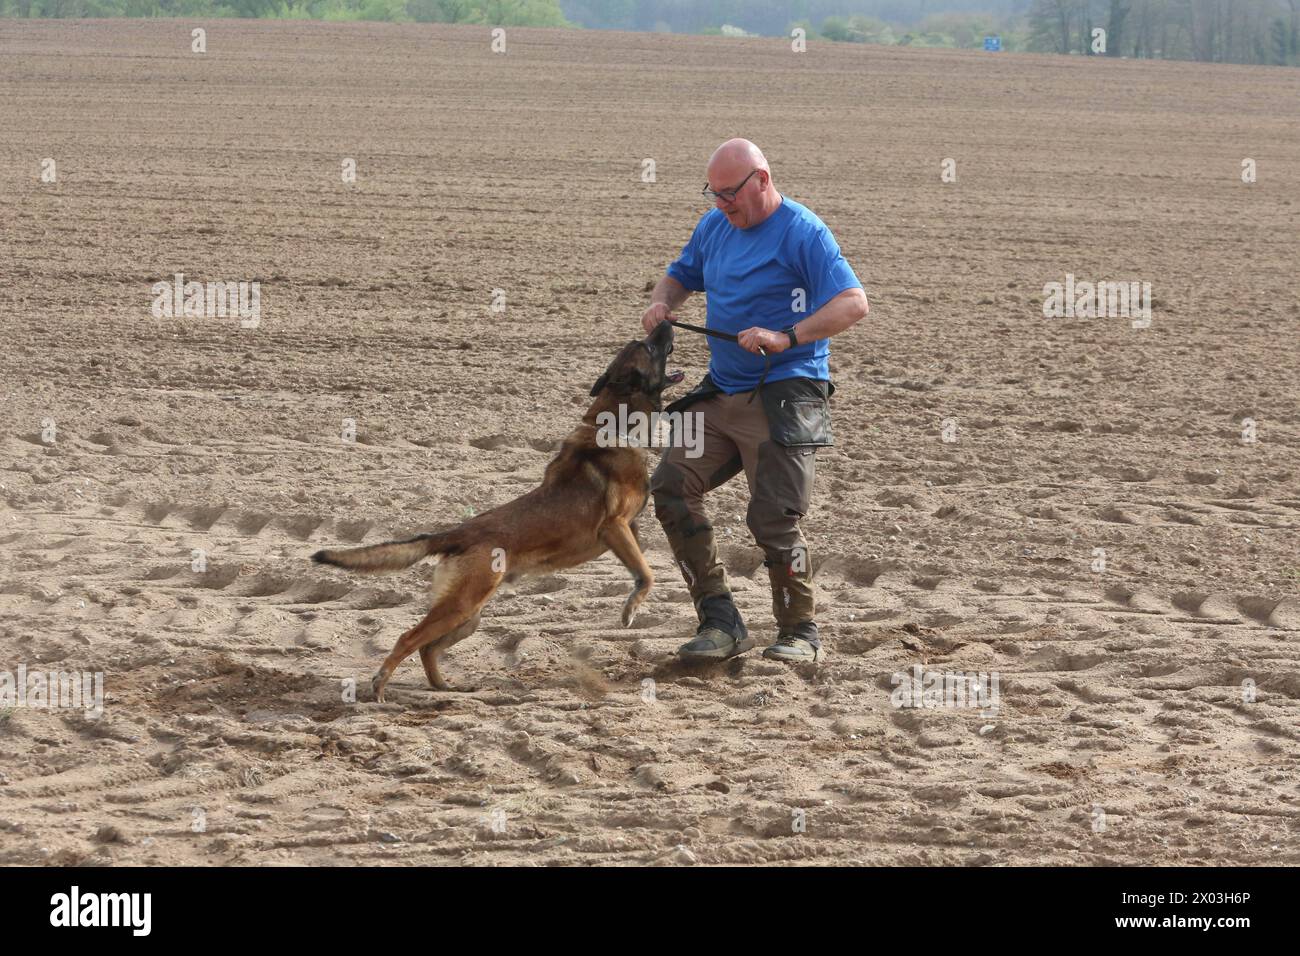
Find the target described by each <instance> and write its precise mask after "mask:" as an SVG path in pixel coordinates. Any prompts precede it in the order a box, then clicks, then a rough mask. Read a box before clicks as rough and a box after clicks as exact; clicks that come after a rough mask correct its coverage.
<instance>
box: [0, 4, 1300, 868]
mask: <svg viewBox="0 0 1300 956" xmlns="http://www.w3.org/2000/svg"><path fill="white" fill-rule="evenodd" d="M195 25H196V24H191V23H188V22H168V21H153V22H146V21H137V22H88V23H71V22H48V21H47V22H30V23H29V22H14V21H0V103H2V104H3V106H0V117H2V119H0V127H2V128H3V134H2V135H0V222H2V224H3V225H2V229H0V275H2V276H3V284H2V285H0V322H3V328H4V331H5V335H4V350H3V354H2V355H0V397H2V399H3V400H2V401H0V670H3V669H6V668H7V669H9V670H11V671H12V670H16V668H17V667H18V665H20V664H22V665H25V666H26V667H27V668H28V669H29V670H36V669H41V670H63V671H102V672H103V674H104V682H105V683H104V687H105V701H104V712H103V715H102V716H101V717H100V718H99V719H98V720H91V719H87V717H86V716H85V715H84V714H82V713H79V712H76V711H72V710H49V709H38V708H33V707H15V708H12V709H9V710H4V711H0V833H2V834H3V838H2V839H0V862H5V863H33V862H49V863H64V864H69V863H86V862H94V863H103V862H114V863H122V864H177V863H210V864H282V863H348V862H361V863H380V862H387V863H403V864H416V863H473V864H521V863H530V864H547V865H554V864H611V863H612V864H627V863H649V862H656V863H668V864H691V863H698V864H715V863H776V862H790V863H849V862H861V863H870V864H877V863H888V864H959V865H966V864H970V865H1000V864H1025V863H1039V862H1044V863H1054V864H1079V863H1124V864H1151V863H1211V862H1213V863H1229V864H1260V863H1296V862H1297V861H1300V850H1298V849H1297V836H1300V824H1298V823H1297V814H1296V803H1297V796H1298V793H1297V780H1298V779H1300V777H1298V776H1297V769H1298V768H1300V743H1298V742H1297V732H1298V731H1300V705H1298V704H1297V698H1298V697H1300V642H1298V641H1300V545H1298V544H1297V536H1296V529H1297V526H1300V475H1298V474H1297V468H1298V467H1300V458H1298V457H1297V455H1298V452H1300V386H1298V385H1297V381H1298V379H1300V352H1298V351H1297V347H1296V341H1297V331H1298V330H1300V304H1297V280H1296V278H1295V269H1296V263H1297V257H1296V249H1297V247H1298V246H1297V241H1298V240H1300V125H1297V124H1296V122H1295V107H1296V103H1297V102H1300V73H1297V72H1296V71H1294V70H1292V71H1287V70H1281V69H1257V68H1247V67H1225V66H1207V65H1200V64H1183V63H1136V62H1110V61H1106V62H1102V61H1096V60H1091V59H1084V58H1057V57H1032V56H1011V55H985V54H967V53H960V52H937V51H920V50H887V49H878V48H862V47H851V46H829V45H814V46H813V48H812V49H810V50H809V51H808V52H807V53H806V54H802V55H800V54H794V53H792V52H791V51H790V49H789V45H788V44H787V43H784V42H781V41H777V40H763V41H758V40H724V39H721V38H693V37H667V36H652V35H630V34H611V33H597V32H586V33H584V32H559V31H529V30H510V31H508V37H507V44H508V45H507V53H506V54H505V55H504V56H502V55H495V54H493V53H492V52H491V51H490V49H489V37H488V35H487V31H486V29H484V28H448V27H438V28H434V27H423V26H391V25H325V24H298V23H256V22H227V21H210V22H207V23H203V24H198V25H202V26H205V27H207V29H208V35H207V45H208V52H207V53H206V54H202V55H198V54H193V53H191V52H190V32H189V31H190V28H191V27H192V26H195ZM737 134H739V135H746V136H748V137H750V138H752V139H754V140H755V141H757V142H758V143H759V144H760V145H762V146H763V147H764V148H765V149H766V151H767V153H768V156H769V158H770V160H771V161H772V163H773V166H774V171H775V175H776V181H777V184H778V186H779V187H780V188H782V190H783V191H784V192H786V193H787V194H788V195H790V196H792V197H793V198H796V199H798V200H800V201H802V202H804V203H806V204H808V205H810V206H811V207H812V208H813V209H814V210H816V211H817V212H818V213H819V214H820V215H821V216H822V217H823V218H824V219H825V220H826V222H827V223H828V224H829V225H830V226H831V228H832V229H833V230H834V231H835V233H836V235H837V236H838V238H839V241H840V243H841V245H842V247H843V249H844V251H845V253H846V255H847V256H848V257H849V259H850V261H851V262H852V263H853V264H854V266H855V267H856V268H857V271H858V273H859V275H860V276H861V277H862V278H863V281H864V283H865V284H866V286H867V288H868V292H869V294H870V297H871V300H872V304H873V310H872V313H871V316H870V318H869V319H868V320H867V321H866V322H864V323H862V324H861V325H860V326H859V327H858V328H856V329H854V330H852V331H851V332H850V333H847V334H845V335H843V336H842V337H840V338H837V339H836V340H835V342H834V346H833V359H832V367H833V372H834V375H835V379H836V382H837V385H838V388H839V390H838V392H837V394H836V397H835V399H834V400H833V402H834V405H833V409H834V420H835V429H836V435H837V444H836V446H835V447H834V448H833V449H829V450H827V451H826V452H825V453H823V454H821V455H820V458H819V475H818V480H817V490H816V500H815V503H814V506H813V510H812V513H811V514H810V515H809V517H808V520H807V522H806V533H807V535H808V537H809V540H810V543H811V546H812V549H813V553H814V560H815V561H816V563H817V565H818V567H819V571H818V583H819V585H820V588H821V600H822V603H821V613H820V615H819V619H820V622H821V626H822V629H823V634H824V635H825V638H826V645H827V647H828V650H829V652H830V654H829V657H828V659H827V660H826V661H825V662H824V663H823V664H820V665H816V666H811V667H806V668H799V669H791V668H788V667H785V666H782V665H778V664H775V663H772V662H768V661H764V660H762V659H761V658H760V657H759V655H758V652H757V651H754V652H751V653H750V654H749V655H747V656H746V657H744V658H742V659H738V660H735V661H732V662H728V663H725V664H722V665H716V666H705V667H694V668H688V667H683V666H681V665H679V664H677V663H676V662H675V659H674V658H673V656H672V652H673V650H674V648H675V647H676V646H677V645H678V644H679V643H680V642H681V641H682V640H683V639H684V637H685V636H686V635H687V634H688V633H689V632H690V631H691V630H693V627H694V619H693V615H692V614H691V609H690V604H689V599H688V596H687V594H686V591H685V588H684V587H683V585H682V582H681V580H680V577H679V576H678V575H677V574H676V573H675V571H674V568H673V565H672V563H671V560H670V556H669V553H668V551H667V550H666V543H665V542H664V539H663V536H662V533H661V532H660V531H659V529H658V527H657V526H656V524H655V522H654V521H653V519H650V520H648V521H646V522H644V524H645V526H646V527H645V531H644V533H643V536H644V538H645V543H646V548H647V552H648V555H649V560H650V562H651V564H652V566H653V567H654V569H655V571H656V573H657V575H658V577H659V580H660V583H659V585H658V586H657V588H656V590H655V592H654V594H653V595H652V597H651V599H650V601H649V602H648V604H647V605H646V607H645V609H644V611H643V614H642V617H641V618H640V619H639V620H638V621H637V623H636V625H635V626H634V627H633V628H632V629H631V630H627V631H625V630H622V629H621V628H620V627H619V625H618V609H619V607H620V605H621V603H622V599H623V595H624V594H625V593H626V591H627V589H628V581H627V575H626V573H625V572H624V570H623V569H622V567H621V566H620V565H619V564H618V563H617V562H616V561H615V560H614V559H613V558H612V557H610V556H606V557H604V558H602V559H600V560H598V561H596V562H594V563H592V564H590V565H588V566H586V567H583V568H581V569H578V570H576V571H573V572H572V573H565V574H563V575H562V576H557V577H553V578H547V579H544V580H535V581H531V582H526V583H523V584H522V585H521V586H519V587H518V589H517V590H516V591H515V592H514V593H513V594H511V595H504V594H503V595H502V596H500V597H499V598H498V599H497V600H496V601H495V602H494V603H493V604H491V605H490V607H489V609H488V612H487V614H486V615H485V618H484V623H483V627H482V628H481V629H480V631H479V633H478V634H477V635H476V636H475V637H473V638H472V639H470V640H468V641H466V642H464V643H462V644H460V645H459V646H458V647H456V649H455V650H454V652H453V653H452V654H451V655H450V656H449V657H448V658H447V660H446V664H445V668H444V669H445V673H447V675H448V677H449V679H450V680H452V681H453V682H455V683H458V684H459V685H461V686H465V687H472V688H475V689H474V690H473V692H462V693H434V692H432V691H430V690H429V689H427V687H426V686H425V685H424V680H423V675H422V673H421V671H420V668H419V663H418V661H408V662H407V663H406V664H405V665H403V668H402V669H401V670H400V671H399V672H398V674H397V675H396V677H395V679H394V682H393V683H392V684H390V687H389V695H390V702H389V703H387V704H385V705H377V704H373V703H369V702H366V701H365V700H362V701H360V702H356V703H350V702H347V701H345V700H344V699H343V698H344V694H343V692H342V690H341V688H342V687H343V684H342V682H345V681H347V680H349V679H355V680H357V681H359V682H361V683H362V684H364V682H365V681H366V680H368V678H369V675H370V674H371V673H372V672H373V671H374V669H375V667H376V666H377V664H378V663H379V661H380V660H381V659H382V657H383V655H384V654H386V653H387V651H388V650H389V648H390V647H391V646H392V644H393V642H394V641H395V639H396V638H397V636H398V635H399V634H400V633H401V632H402V631H403V630H404V629H405V628H407V627H409V626H410V625H411V624H412V623H414V622H415V621H416V620H417V619H418V618H419V616H420V615H421V614H422V613H423V611H424V608H425V603H424V602H425V597H424V590H423V589H424V587H425V584H426V582H427V581H428V579H429V576H430V570H431V569H430V568H429V567H428V566H423V567H417V568H416V569H412V570H411V571H409V572H405V573H401V574H395V575H392V576H388V577H382V578H360V577H355V576H348V575H346V574H345V573H343V572H337V571H334V570H332V569H324V568H319V567H316V566H314V565H312V564H310V563H309V562H308V560H307V558H308V555H310V554H311V552H312V551H314V550H316V549H317V548H319V547H324V546H334V545H340V544H346V543H348V542H377V541H381V540H385V539H388V538H390V537H394V536H398V535H402V534H406V533H409V532H412V531H416V530H421V529H428V528H432V527H438V526H443V525H445V524H447V523H448V522H450V521H454V520H456V519H457V518H458V517H460V516H463V515H465V514H468V513H469V510H470V509H475V510H478V511H481V510H483V509H486V508H489V507H491V506H493V505H495V504H498V503H501V502H504V501H506V500H508V499H510V498H512V497H514V496H516V495H517V494H519V493H521V492H523V491H525V490H527V489H528V488H530V487H532V486H533V485H535V484H536V483H537V482H538V481H539V479H540V477H541V473H542V470H543V468H544V466H545V464H546V462H547V461H548V458H549V455H550V449H551V448H552V445H553V443H554V442H555V441H556V440H558V439H559V438H561V437H562V436H563V435H564V434H565V433H566V432H567V431H568V430H569V429H570V428H571V427H572V425H573V423H574V422H575V421H576V420H577V418H578V417H579V415H580V412H581V410H582V408H583V407H584V398H585V395H586V390H587V388H588V387H589V386H590V384H591V382H592V381H593V380H594V378H595V376H596V375H597V374H598V373H599V371H600V370H601V369H603V367H604V366H605V364H606V362H607V361H608V359H609V357H610V356H611V355H612V354H613V353H614V351H615V350H616V349H617V347H618V346H619V345H620V344H621V343H622V342H624V341H625V340H627V339H628V338H630V337H631V336H632V335H633V334H636V329H637V327H638V326H637V320H638V318H639V315H640V312H641V310H642V308H643V307H644V304H645V301H646V293H645V289H646V287H647V283H649V282H652V281H653V280H654V279H655V278H657V276H658V275H659V274H660V273H661V271H662V269H663V267H664V265H666V263H667V262H668V261H669V260H670V259H671V258H672V257H673V256H674V255H675V253H676V251H677V250H678V249H679V248H680V246H681V244H682V243H683V242H684V241H685V240H686V238H687V236H688V235H689V233H690V230H691V228H692V226H693V224H694V222H695V220H696V218H697V216H698V215H699V214H700V213H701V212H702V211H703V206H702V205H701V202H700V200H699V196H698V192H699V189H700V186H701V184H702V182H703V179H704V174H703V166H704V162H705V160H706V158H707V156H708V153H709V152H710V151H711V149H712V148H713V146H715V145H716V144H717V142H719V141H721V140H722V139H723V138H725V137H727V136H730V135H737ZM948 157H951V158H953V159H955V160H956V162H957V173H958V179H957V182H956V183H951V184H944V183H941V182H940V162H941V160H942V159H944V158H948ZM1247 157H1249V158H1253V159H1255V160H1256V161H1257V163H1258V175H1259V180H1258V182H1257V183H1255V184H1253V185H1245V184H1243V183H1242V182H1241V179H1240V169H1241V162H1242V160H1243V158H1247ZM44 158H52V159H54V160H55V162H56V170H57V180H56V182H53V183H43V182H41V180H40V174H41V161H42V159H44ZM346 158H352V159H355V160H356V163H357V179H356V182H355V183H344V182H343V181H342V176H341V163H342V161H343V160H344V159H346ZM646 158H651V159H654V160H655V163H656V181H655V182H653V183H645V182H642V181H641V170H642V160H643V159H646ZM176 272H183V273H185V275H186V276H187V278H190V279H196V280H199V281H208V280H214V281H215V280H221V281H240V280H245V281H254V280H256V281H259V282H260V283H261V309H262V319H261V324H260V326H259V327H258V328H257V329H251V330H250V329H240V328H239V326H238V322H237V321H236V320H233V319H220V318H213V319H206V318H181V317H178V318H166V317H164V318H161V319H158V318H154V317H153V316H152V315H151V312H150V306H151V303H152V301H153V295H152V293H151V286H152V285H153V284H154V283H155V282H158V281H160V280H167V279H169V278H170V277H171V276H172V275H173V274H174V273H176ZM1067 273H1072V274H1074V275H1076V276H1078V277H1080V278H1088V279H1108V280H1138V281H1148V282H1150V283H1151V284H1152V288H1153V292H1154V298H1155V307H1154V315H1153V321H1152V323H1151V327H1150V328H1147V329H1134V328H1132V327H1131V325H1130V323H1129V322H1128V321H1127V320H1125V319H1123V318H1107V319H1045V318H1043V315H1042V309H1041V306H1042V299H1043V291H1042V290H1043V286H1044V284H1046V283H1048V282H1052V281H1063V280H1064V277H1065V275H1066V274H1067ZM494 289H501V290H503V292H504V295H505V303H506V307H505V310H504V312H493V311H492V309H491V304H492V297H493V290H494ZM702 314H703V310H702V306H701V304H700V303H695V304H694V305H693V306H692V307H691V308H689V309H688V310H687V311H686V317H687V318H694V319H695V320H696V321H698V320H699V319H700V318H701V317H702ZM674 358H675V359H679V360H680V361H681V363H682V365H683V366H684V367H685V368H686V370H687V372H688V377H689V379H690V380H691V381H694V380H695V379H696V378H697V377H698V376H699V375H700V374H702V372H703V369H704V365H705V361H706V351H705V347H704V345H703V344H702V343H701V342H700V341H699V340H685V339H683V340H682V341H681V342H680V345H679V348H678V350H677V353H676V355H675V356H674ZM345 418H352V419H355V421H356V429H357V437H356V441H355V442H347V441H344V440H343V438H342V434H341V433H342V422H343V419H345ZM1243 418H1252V419H1254V420H1255V422H1256V428H1257V432H1256V436H1257V439H1258V440H1257V441H1255V442H1243V441H1242V440H1241V439H1242V424H1241V421H1242V419H1243ZM947 419H951V420H952V421H953V422H954V423H955V425H956V427H957V432H956V441H954V442H944V441H943V440H941V437H942V435H941V433H942V425H943V422H944V421H945V420H947ZM49 422H52V423H53V424H54V428H55V433H54V441H53V442H50V441H47V440H45V437H43V435H42V431H43V429H47V425H48V423H49ZM47 434H48V430H47ZM711 501H712V508H713V514H714V515H715V518H716V524H717V526H718V529H719V534H720V535H721V541H722V544H723V549H724V552H725V556H726V559H727V562H728V566H729V568H730V570H731V573H732V575H733V580H734V582H735V587H736V592H737V600H738V601H739V603H740V604H741V606H742V609H743V610H744V611H745V612H746V614H747V617H748V619H749V621H750V623H751V627H752V628H753V629H754V630H755V631H756V632H757V634H758V635H759V636H760V639H761V640H762V641H763V642H767V641H770V640H771V639H772V638H773V636H774V626H773V624H772V621H771V615H770V606H769V598H768V595H767V587H766V579H765V574H764V572H763V569H762V568H761V566H760V560H761V554H760V553H759V552H758V550H757V549H756V548H755V547H754V545H753V542H752V540H750V538H749V535H748V532H747V530H746V528H745V524H744V517H743V516H744V508H745V503H746V495H745V491H744V488H743V486H742V485H740V484H737V485H736V486H735V487H727V488H724V489H722V490H720V491H719V492H717V493H716V494H715V495H714V496H713V497H712V499H711ZM195 549H201V550H202V551H203V554H204V555H205V557H206V562H207V564H206V570H204V571H194V570H192V569H191V561H192V557H193V553H194V550H195ZM1094 549H1103V550H1104V552H1105V556H1106V566H1105V570H1104V571H1099V570H1094V565H1093V562H1094V561H1095V560H1096V555H1095V552H1094ZM916 666H920V667H922V668H923V669H925V670H926V671H930V672H962V673H968V672H984V673H990V674H991V673H996V674H997V675H998V676H999V690H1000V698H999V703H998V707H997V710H996V712H991V711H986V712H981V710H979V709H977V708H972V707H964V708H963V707H945V708H933V709H907V708H901V709H900V708H895V707H893V706H892V705H891V700H890V695H891V691H892V690H893V689H894V688H893V685H892V683H891V675H893V674H894V673H896V672H910V671H911V669H912V668H913V667H916ZM647 679H649V680H652V681H653V682H654V685H653V690H654V693H653V695H651V694H650V693H648V692H646V691H643V687H649V686H650V685H646V684H644V683H643V682H644V681H646V680H647ZM1252 681H1253V682H1254V688H1255V690H1254V693H1253V694H1252V693H1251V691H1250V686H1251V685H1250V682H1252ZM647 697H652V698H653V699H649V700H647V699H645V698H647ZM798 811H801V812H802V827H800V826H798V823H799V819H800V813H799V812H798Z"/></svg>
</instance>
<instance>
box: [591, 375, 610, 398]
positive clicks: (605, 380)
mask: <svg viewBox="0 0 1300 956" xmlns="http://www.w3.org/2000/svg"><path fill="white" fill-rule="evenodd" d="M608 384H609V373H608V372H606V373H605V374H603V375H601V377H600V378H598V379H596V384H595V385H593V386H591V397H592V398H595V397H596V396H597V395H599V394H600V393H601V392H603V391H604V390H605V386H606V385H608Z"/></svg>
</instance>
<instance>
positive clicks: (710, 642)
mask: <svg viewBox="0 0 1300 956" xmlns="http://www.w3.org/2000/svg"><path fill="white" fill-rule="evenodd" d="M699 615H700V626H699V629H698V630H696V632H695V637H694V639H693V640H691V641H688V642H687V643H685V644H683V645H682V646H681V647H679V648H677V656H678V657H682V658H685V659H686V660H712V661H717V660H725V659H726V658H728V657H735V656H736V655H737V654H743V653H745V651H747V650H749V649H750V648H751V647H753V646H754V639H753V638H752V637H750V636H749V631H748V630H747V629H746V628H745V622H744V620H742V619H741V617H740V611H739V610H738V609H737V608H736V605H735V603H734V602H733V601H732V600H731V595H730V594H715V595H712V596H710V597H706V598H704V600H702V601H701V602H700V607H699Z"/></svg>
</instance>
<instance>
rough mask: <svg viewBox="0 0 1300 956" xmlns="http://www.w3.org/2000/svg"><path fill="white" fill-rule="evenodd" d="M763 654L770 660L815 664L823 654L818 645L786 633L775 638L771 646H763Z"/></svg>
mask: <svg viewBox="0 0 1300 956" xmlns="http://www.w3.org/2000/svg"><path fill="white" fill-rule="evenodd" d="M763 656H764V657H766V658H767V659H768V660H770V661H784V662H786V663H787V664H815V663H817V662H818V661H820V660H821V659H822V656H823V655H822V649H821V647H820V646H817V645H814V644H811V643H809V642H808V641H805V640H804V639H803V638H802V637H795V636H794V635H793V634H787V635H784V636H782V637H779V638H777V641H776V643H775V644H773V645H772V646H771V647H767V648H764V650H763Z"/></svg>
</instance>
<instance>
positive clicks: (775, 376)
mask: <svg viewBox="0 0 1300 956" xmlns="http://www.w3.org/2000/svg"><path fill="white" fill-rule="evenodd" d="M668 274H669V275H670V276H672V277H673V278H674V279H676V280H677V281H678V282H680V283H681V284H682V285H683V286H684V287H685V288H687V289H690V290H691V291H692V292H706V293H707V299H708V319H707V320H706V322H705V324H706V325H707V326H708V327H709V328H711V329H717V330H718V331H720V332H730V333H731V334H733V335H738V334H739V333H741V332H743V331H744V330H745V329H748V328H751V327H752V326H755V325H757V326H762V327H763V328H765V329H771V330H773V331H774V332H779V331H781V330H782V329H784V328H786V327H788V326H791V325H794V324H795V323H797V322H799V321H800V320H801V319H804V318H807V317H808V316H810V315H812V314H813V313H814V312H816V311H817V310H818V309H820V308H821V307H822V306H824V305H825V304H826V303H827V302H829V301H830V300H831V299H833V298H835V296H837V295H839V294H840V293H841V292H843V291H844V290H845V289H854V288H857V289H861V288H862V283H861V282H859V281H858V277H857V276H856V275H854V273H853V269H852V267H851V266H850V265H849V264H848V262H847V261H846V260H845V259H844V256H842V255H841V254H840V247H839V244H838V243H836V241H835V237H834V236H832V235H831V231H830V230H829V229H827V228H826V223H824V222H822V221H821V220H820V219H818V218H817V215H816V214H815V213H814V212H813V211H812V210H811V209H809V208H807V207H806V206H802V205H800V204H799V203H797V202H795V201H794V200H793V199H790V198H788V197H785V196H783V197H782V199H781V205H780V206H778V207H777V208H776V211H775V212H773V213H772V215H770V216H768V217H767V218H766V219H764V220H763V221H762V222H760V223H759V224H758V225H757V226H753V227H751V228H749V229H737V228H736V227H735V226H733V225H732V224H731V223H729V222H727V217H726V216H725V215H724V214H723V212H722V210H720V209H717V208H716V207H715V208H713V209H710V210H709V211H708V212H707V213H705V214H704V217H703V218H702V219H700V221H699V223H698V224H697V225H696V226H695V232H694V233H692V235H691V239H690V242H688V243H686V245H685V247H684V248H683V249H682V254H681V255H680V256H679V257H678V259H677V261H676V262H674V263H673V264H672V265H670V266H669V267H668ZM801 306H802V309H801V308H800V307H801ZM708 342H709V355H710V357H709V375H710V376H711V377H712V378H713V381H714V382H715V383H716V384H717V386H718V387H719V388H721V389H722V390H723V391H724V392H726V393H727V394H729V395H734V394H736V393H737V392H747V391H750V390H751V389H753V388H755V387H756V386H757V385H758V380H759V378H761V377H762V375H763V365H764V362H763V356H761V355H755V354H753V353H752V352H746V351H745V350H744V349H742V348H741V347H740V346H739V345H738V344H737V343H735V342H728V341H727V340H726V339H715V338H713V337H712V336H709V339H708ZM830 352H831V349H830V340H829V339H820V340H818V341H816V342H807V343H805V344H803V345H800V346H798V347H797V348H793V349H789V348H788V349H786V350H785V351H784V352H779V353H773V354H772V356H771V359H772V370H771V371H770V372H769V373H768V375H767V381H769V382H776V381H780V380H781V379H783V378H799V377H804V378H816V379H822V380H829V379H830V377H831V373H830V364H829V361H828V360H829V357H830Z"/></svg>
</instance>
